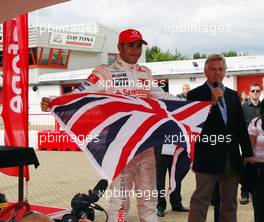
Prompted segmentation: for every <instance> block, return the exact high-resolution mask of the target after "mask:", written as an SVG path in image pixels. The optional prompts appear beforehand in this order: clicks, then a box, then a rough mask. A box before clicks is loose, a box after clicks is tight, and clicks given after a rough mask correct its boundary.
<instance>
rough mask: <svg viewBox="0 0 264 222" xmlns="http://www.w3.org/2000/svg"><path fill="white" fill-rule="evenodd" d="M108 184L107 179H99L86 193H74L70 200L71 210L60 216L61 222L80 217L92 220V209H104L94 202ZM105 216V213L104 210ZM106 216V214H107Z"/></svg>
mask: <svg viewBox="0 0 264 222" xmlns="http://www.w3.org/2000/svg"><path fill="white" fill-rule="evenodd" d="M107 186H108V182H107V180H100V181H99V182H98V183H97V185H96V186H95V187H94V189H93V190H89V192H88V195H87V194H83V193H78V194H76V195H75V196H74V197H73V198H72V200H71V207H72V211H71V213H70V214H65V215H64V216H63V217H62V222H78V220H79V219H80V218H87V219H89V220H91V221H93V220H94V210H100V211H104V212H105V210H104V209H103V208H102V207H100V206H99V205H98V204H95V202H97V201H98V200H99V198H100V197H101V196H102V195H103V193H104V191H105V190H106V188H107ZM105 214H106V216H107V213H106V212H105ZM107 218H108V216H107Z"/></svg>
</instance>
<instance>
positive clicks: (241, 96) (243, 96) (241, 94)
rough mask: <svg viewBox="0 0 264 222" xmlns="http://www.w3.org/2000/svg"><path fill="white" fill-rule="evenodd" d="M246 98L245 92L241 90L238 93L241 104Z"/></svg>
mask: <svg viewBox="0 0 264 222" xmlns="http://www.w3.org/2000/svg"><path fill="white" fill-rule="evenodd" d="M247 100H248V98H247V94H246V92H245V91H242V92H241V93H240V102H241V104H242V105H243V104H244V103H245V102H246V101H247Z"/></svg>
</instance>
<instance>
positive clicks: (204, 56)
mask: <svg viewBox="0 0 264 222" xmlns="http://www.w3.org/2000/svg"><path fill="white" fill-rule="evenodd" d="M192 57H193V59H204V58H206V54H205V53H203V54H202V53H200V52H196V53H194V54H193V56H192Z"/></svg>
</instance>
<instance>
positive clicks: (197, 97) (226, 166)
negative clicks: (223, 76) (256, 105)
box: [187, 82, 253, 222]
mask: <svg viewBox="0 0 264 222" xmlns="http://www.w3.org/2000/svg"><path fill="white" fill-rule="evenodd" d="M187 99H188V100H192V101H209V100H211V99H212V93H211V89H210V88H209V86H208V85H207V83H206V82H205V83H204V84H203V85H201V86H199V87H197V88H195V89H193V90H191V91H190V92H189V93H188V96H187ZM224 100H225V104H226V108H227V123H226V124H225V122H224V120H223V117H222V114H221V111H220V109H219V106H218V104H215V105H213V106H212V108H211V111H210V113H209V115H208V117H207V119H206V121H205V123H204V127H203V130H202V132H201V135H200V140H199V141H197V142H196V143H195V150H194V161H193V170H194V171H195V173H196V175H195V176H196V190H195V192H194V193H193V195H192V199H191V204H190V205H191V206H190V214H189V222H192V221H195V222H200V221H205V220H206V214H207V209H208V206H209V203H210V199H211V196H212V193H213V190H214V187H215V184H216V182H217V181H219V183H220V190H221V191H220V196H221V205H222V207H221V216H220V217H221V221H223V222H228V221H232V222H235V221H236V207H237V206H236V195H237V194H236V192H237V186H238V181H239V172H240V170H241V169H242V157H241V155H240V149H239V145H240V146H241V151H242V155H243V157H249V156H253V154H252V149H251V144H250V140H249V135H248V132H247V128H246V124H245V121H244V117H243V112H242V109H241V105H240V100H239V97H238V95H237V93H236V92H235V91H234V90H231V89H229V88H227V87H226V88H225V91H224ZM216 137H217V139H215V138H216ZM209 138H210V141H208V139H209ZM213 144H214V145H213ZM201 200H202V201H201Z"/></svg>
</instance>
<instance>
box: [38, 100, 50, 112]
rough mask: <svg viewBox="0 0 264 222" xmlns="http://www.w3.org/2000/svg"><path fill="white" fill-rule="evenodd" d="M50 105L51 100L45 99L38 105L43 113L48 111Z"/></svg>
mask: <svg viewBox="0 0 264 222" xmlns="http://www.w3.org/2000/svg"><path fill="white" fill-rule="evenodd" d="M50 103H51V99H50V98H47V97H43V98H42V100H41V103H40V107H41V110H42V111H43V112H48V111H49V105H50Z"/></svg>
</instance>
